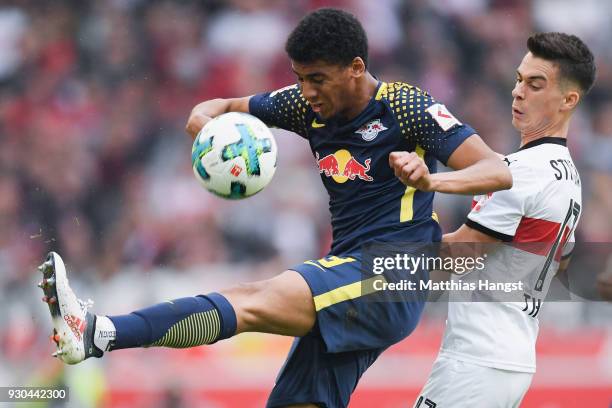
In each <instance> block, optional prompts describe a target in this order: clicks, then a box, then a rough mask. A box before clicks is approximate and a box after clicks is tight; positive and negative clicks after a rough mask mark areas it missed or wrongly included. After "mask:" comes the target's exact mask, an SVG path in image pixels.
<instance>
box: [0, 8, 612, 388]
mask: <svg viewBox="0 0 612 408" xmlns="http://www.w3.org/2000/svg"><path fill="white" fill-rule="evenodd" d="M321 6H338V7H342V8H345V9H347V10H349V11H351V12H353V13H354V14H356V15H357V16H358V17H359V19H360V20H361V21H362V23H363V24H364V27H365V29H366V31H367V33H368V36H369V40H370V49H371V52H370V71H371V72H372V73H373V74H375V75H376V76H377V77H378V78H380V79H382V80H386V81H405V82H408V83H410V84H413V85H417V86H419V87H421V88H422V89H425V90H427V91H428V92H430V93H431V94H432V95H433V96H434V97H435V98H436V99H437V100H439V101H442V102H443V103H445V104H446V105H447V106H449V108H450V109H451V111H452V112H453V113H454V115H455V116H457V117H458V118H459V119H460V120H462V121H464V122H466V123H469V124H471V125H472V126H473V127H474V128H475V129H477V131H478V133H479V134H480V135H481V136H482V137H483V139H484V140H485V141H486V142H487V143H488V144H489V145H490V146H492V147H493V148H494V149H496V150H497V151H498V152H501V153H509V152H511V151H513V150H515V149H516V148H517V146H518V143H519V139H518V135H517V133H516V132H515V131H514V129H513V128H512V126H511V123H510V122H511V109H510V105H511V95H510V92H511V90H512V87H513V85H514V80H515V70H516V67H517V66H518V64H519V63H520V61H521V59H522V57H523V55H524V53H525V52H526V45H525V43H526V39H527V37H528V36H529V34H530V33H532V32H534V31H566V32H570V33H574V34H577V35H579V36H580V37H581V38H582V39H583V40H584V41H585V42H586V43H587V44H588V45H589V46H590V47H591V48H592V50H593V52H594V54H595V56H596V62H597V67H598V78H597V81H596V83H595V87H594V89H593V91H592V92H591V94H590V95H588V97H587V98H586V99H585V100H584V102H583V103H582V104H581V106H580V108H579V109H578V111H577V112H576V114H575V115H574V120H573V122H572V127H571V129H570V134H569V146H570V149H571V151H572V156H573V158H574V160H575V162H576V164H577V165H578V167H579V170H580V173H581V176H582V181H583V202H584V207H585V210H584V211H583V215H582V220H581V223H580V226H579V228H578V240H581V241H584V242H608V243H609V242H612V188H611V187H612V47H610V44H609V40H610V38H612V2H609V1H606V0H582V1H581V2H580V5H576V2H575V1H572V0H532V1H525V0H437V1H427V0H412V1H408V0H406V1H402V0H377V1H370V0H350V1H349V0H346V1H342V0H330V1H324V0H295V1H289V0H226V1H224V0H199V1H195V0H194V1H147V0H108V1H102V0H100V1H81V0H71V1H70V0H54V1H36V0H30V1H28V0H22V1H10V0H5V1H2V2H1V3H0V294H1V295H2V296H1V298H0V310H2V312H0V384H2V385H4V384H9V383H11V382H15V380H16V379H18V380H17V381H18V382H20V383H23V381H26V380H28V376H29V377H30V379H31V377H32V376H34V375H38V374H36V373H37V371H36V369H35V367H36V366H37V364H39V363H40V360H41V359H42V360H43V361H47V360H51V359H50V358H48V357H47V356H48V352H50V351H51V349H52V347H51V344H50V343H47V342H46V341H41V340H40V339H41V338H43V337H44V338H46V336H43V335H42V333H44V334H45V335H46V332H47V331H48V330H49V323H48V322H47V321H46V320H45V319H46V316H45V315H44V312H45V307H46V306H45V305H43V304H40V303H36V302H37V301H38V293H36V292H35V291H34V290H33V289H31V287H32V286H33V285H34V284H35V283H36V282H37V280H36V279H37V278H38V276H36V274H35V273H34V270H35V266H36V265H38V264H39V263H40V262H41V260H42V258H43V256H44V255H45V254H46V253H47V252H48V251H50V250H56V251H58V252H60V253H61V254H62V256H63V257H64V259H65V260H66V262H67V263H68V265H69V267H70V268H71V276H73V279H74V281H75V282H76V285H77V286H79V285H81V286H82V288H85V292H86V293H87V294H88V295H91V294H95V295H97V298H94V299H95V300H96V301H97V302H98V303H97V305H98V306H100V305H102V306H105V307H107V309H103V310H104V311H105V312H106V311H109V312H120V311H126V310H125V307H132V306H134V307H133V308H136V307H140V306H143V305H144V304H146V303H147V302H149V301H151V300H154V299H157V297H162V298H169V297H171V296H172V295H173V294H178V295H190V294H195V293H193V292H194V290H195V292H197V293H199V292H200V291H202V292H204V291H205V290H204V289H206V288H207V287H208V288H209V289H213V288H214V287H218V285H219V284H225V283H228V284H229V283H231V282H235V281H236V280H238V278H240V279H243V278H248V279H254V278H257V277H263V276H270V275H273V274H275V273H277V272H279V271H282V270H284V269H286V268H287V267H289V266H290V265H292V264H295V263H298V262H301V261H303V260H305V259H313V258H318V257H320V256H321V255H322V254H324V253H325V252H326V251H327V249H328V247H329V244H330V240H331V231H330V229H329V221H330V220H329V213H328V210H327V197H326V194H325V192H324V189H323V188H322V186H321V183H320V181H319V176H318V174H317V170H316V163H315V160H314V158H313V157H312V155H311V153H310V150H309V148H308V145H307V143H306V142H305V141H303V140H301V139H300V138H299V137H297V136H295V135H293V134H290V133H287V132H283V131H276V136H277V141H278V143H279V154H280V157H279V167H278V170H277V174H276V176H275V179H274V180H273V182H272V184H271V185H270V186H269V187H268V188H267V189H266V190H265V191H264V192H262V193H260V194H259V195H257V196H255V197H253V198H251V199H248V200H245V201H243V202H227V201H223V200H221V199H219V198H217V197H214V196H213V195H211V194H209V193H207V192H205V191H204V189H203V188H201V187H200V186H199V185H198V182H197V181H196V179H195V177H194V176H193V174H192V170H191V167H190V151H191V139H190V138H189V137H188V136H187V135H186V133H185V132H184V126H185V123H186V120H187V117H188V115H189V112H190V110H191V108H192V107H193V106H194V105H195V104H196V103H198V102H200V101H202V100H206V99H210V98H215V97H233V96H244V95H249V94H252V93H256V92H260V91H264V90H272V89H276V88H280V87H283V86H286V85H288V84H291V83H294V82H295V78H294V76H293V74H292V72H291V70H290V65H289V62H288V60H287V58H286V56H285V53H284V49H283V48H284V40H285V38H286V36H287V35H288V33H289V32H290V31H291V29H292V28H293V26H294V25H295V23H296V22H297V21H298V20H299V19H300V18H301V17H302V16H303V15H304V14H305V13H307V12H308V11H310V10H313V9H315V8H318V7H321ZM568 16H569V17H568ZM469 202H470V198H469V197H452V196H443V195H437V198H436V210H437V212H438V213H439V215H440V219H441V223H442V225H443V226H444V228H445V229H450V228H455V227H457V226H459V225H460V224H461V223H462V222H463V220H464V219H465V215H466V214H467V212H468V210H469ZM209 286H210V287H209ZM145 288H146V289H150V290H149V291H147V290H145ZM34 289H36V288H34ZM109 296H110V297H111V298H110V299H109ZM96 310H102V309H101V308H100V309H96ZM606 310H607V311H608V312H609V311H610V310H609V309H606ZM570 314H571V313H570ZM577 316H578V317H577V318H576V319H567V321H569V322H570V323H567V321H566V323H567V324H575V323H571V322H575V321H578V323H577V324H578V325H586V324H589V321H591V320H589V321H587V320H585V319H584V316H585V314H584V312H578V313H577ZM601 316H602V315H601V314H600V317H601ZM608 316H609V315H608ZM595 320H596V321H600V322H601V321H605V320H602V319H599V320H598V319H595ZM608 324H609V323H608ZM608 357H609V354H608ZM39 374H40V373H39Z"/></svg>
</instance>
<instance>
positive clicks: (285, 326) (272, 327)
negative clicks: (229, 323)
mask: <svg viewBox="0 0 612 408" xmlns="http://www.w3.org/2000/svg"><path fill="white" fill-rule="evenodd" d="M221 294H223V296H225V297H226V298H227V300H228V301H229V302H230V304H231V305H232V306H233V307H234V310H235V312H236V319H237V333H242V332H247V331H256V332H265V333H273V334H282V335H287V336H303V335H305V334H306V333H308V332H309V331H310V330H311V329H312V327H313V326H314V323H315V320H316V314H315V308H314V303H313V299H312V292H311V291H310V288H309V286H308V284H307V283H306V281H305V280H304V278H303V277H302V276H301V275H300V274H299V273H297V272H295V271H285V272H283V273H281V274H280V275H278V276H275V277H274V278H272V279H268V280H264V281H259V282H252V283H244V284H240V285H238V286H236V287H233V288H230V289H227V290H223V291H221Z"/></svg>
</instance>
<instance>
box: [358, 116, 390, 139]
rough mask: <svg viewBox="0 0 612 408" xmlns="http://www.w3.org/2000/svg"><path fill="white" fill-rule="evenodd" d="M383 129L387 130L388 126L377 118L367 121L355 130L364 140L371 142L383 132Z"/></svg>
mask: <svg viewBox="0 0 612 408" xmlns="http://www.w3.org/2000/svg"><path fill="white" fill-rule="evenodd" d="M383 130H387V128H386V127H385V125H383V124H382V122H381V121H380V119H376V120H373V121H370V122H368V123H366V124H365V125H363V126H362V127H360V128H359V129H357V130H356V131H355V132H356V133H359V134H360V135H361V138H362V139H363V140H365V141H366V142H370V141H372V140H374V139H376V136H378V133H380V132H382V131H383Z"/></svg>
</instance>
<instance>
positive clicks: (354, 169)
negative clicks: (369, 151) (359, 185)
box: [316, 149, 374, 183]
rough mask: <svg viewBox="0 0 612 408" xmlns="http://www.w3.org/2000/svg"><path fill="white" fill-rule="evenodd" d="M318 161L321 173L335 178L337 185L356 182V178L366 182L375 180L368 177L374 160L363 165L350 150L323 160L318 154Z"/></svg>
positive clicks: (339, 152) (366, 161)
mask: <svg viewBox="0 0 612 408" xmlns="http://www.w3.org/2000/svg"><path fill="white" fill-rule="evenodd" d="M316 159H317V165H318V166H319V173H323V174H325V176H326V177H331V178H333V179H334V181H335V182H336V183H345V182H346V181H347V180H355V179H356V178H360V179H361V180H364V181H372V180H374V179H373V178H372V177H371V176H369V175H368V171H370V162H371V161H372V159H366V160H365V161H364V162H363V164H361V163H359V161H358V160H357V159H356V158H354V157H353V155H351V153H350V152H349V151H348V150H345V149H342V150H338V151H337V152H335V153H332V154H328V155H327V156H325V157H323V158H319V153H318V152H317V153H316Z"/></svg>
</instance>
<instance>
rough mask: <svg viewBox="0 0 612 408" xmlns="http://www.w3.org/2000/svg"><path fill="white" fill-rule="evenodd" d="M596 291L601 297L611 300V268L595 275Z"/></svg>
mask: <svg viewBox="0 0 612 408" xmlns="http://www.w3.org/2000/svg"><path fill="white" fill-rule="evenodd" d="M597 291H598V292H599V295H600V296H601V297H602V299H604V300H608V301H612V269H611V270H607V271H604V272H602V273H600V274H599V275H598V276H597Z"/></svg>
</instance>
